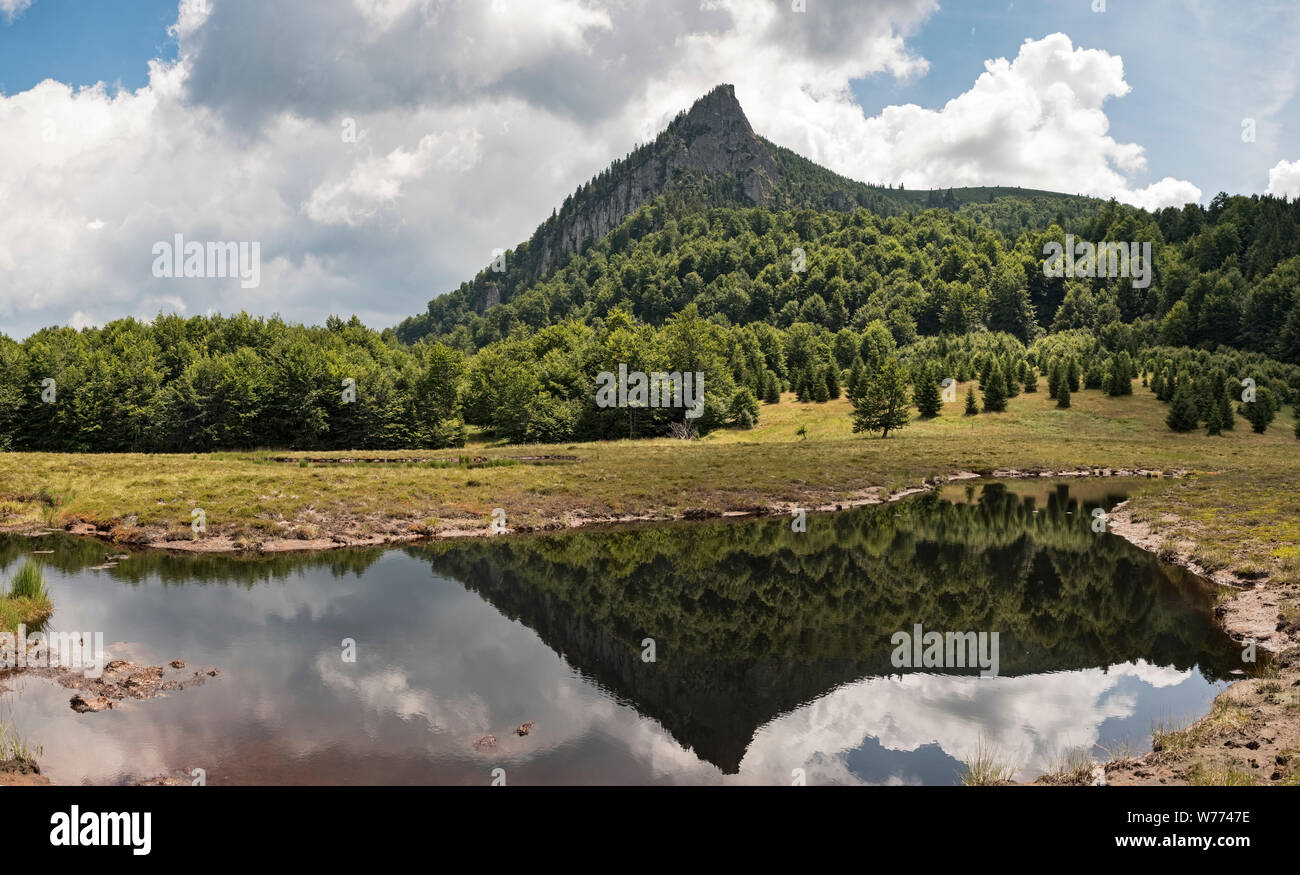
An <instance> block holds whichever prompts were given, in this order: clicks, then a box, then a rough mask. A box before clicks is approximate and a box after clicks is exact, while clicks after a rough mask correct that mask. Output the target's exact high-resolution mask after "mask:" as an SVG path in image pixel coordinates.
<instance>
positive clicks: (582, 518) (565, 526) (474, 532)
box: [0, 468, 1187, 554]
mask: <svg viewBox="0 0 1300 875" xmlns="http://www.w3.org/2000/svg"><path fill="white" fill-rule="evenodd" d="M1186 473H1187V472H1186V471H1185V470H1184V469H1181V468H1180V469H1158V468H1137V469H1134V468H1069V469H1042V468H1024V469H1020V468H995V469H991V470H981V471H968V470H959V471H956V472H953V473H950V474H948V475H945V476H939V477H934V478H929V479H924V480H922V481H921V482H920V483H919V484H917V485H915V486H909V487H906V488H904V489H900V490H898V491H896V492H891V493H885V491H884V489H883V488H881V487H875V486H873V487H869V488H867V489H864V490H860V491H858V492H856V493H852V494H850V495H848V496H846V497H843V498H834V499H831V498H827V497H826V496H810V500H809V501H808V502H807V503H794V502H778V503H773V504H767V505H756V506H750V507H745V508H738V509H734V510H724V511H717V510H711V509H707V508H688V509H686V510H681V511H677V512H674V513H668V514H634V515H624V516H589V515H585V514H566V515H564V517H562V518H559V519H553V520H551V521H549V522H547V523H544V524H542V525H534V526H507V527H506V528H504V529H502V530H501V531H493V530H492V528H491V526H490V524H489V525H484V526H483V527H481V528H479V527H468V526H461V527H457V526H449V527H448V528H444V529H437V530H429V529H426V528H424V527H423V526H417V525H414V524H410V523H405V522H404V521H397V522H396V523H395V524H394V526H393V528H392V530H391V531H387V532H381V533H379V534H369V535H356V534H351V533H349V532H347V531H346V530H345V529H346V526H345V527H343V528H341V529H340V530H339V531H334V532H322V533H321V535H320V537H315V538H265V539H260V540H257V539H249V538H245V537H236V536H232V535H229V534H222V533H220V532H216V533H213V534H211V535H205V536H203V537H199V538H193V539H184V540H179V539H176V538H174V537H171V538H169V537H168V531H167V530H166V529H165V528H164V527H161V526H159V527H152V528H151V527H140V528H139V529H137V530H136V531H137V532H143V537H139V538H134V539H132V540H129V541H123V540H120V539H117V538H115V537H114V535H113V533H114V530H115V527H116V522H115V521H106V522H100V523H92V522H85V521H77V522H73V523H69V524H68V525H67V526H65V527H63V528H61V529H51V528H49V527H46V526H41V525H38V524H36V523H31V522H28V523H23V524H19V525H9V526H6V525H5V522H4V520H0V534H16V535H28V536H39V535H45V534H58V533H63V534H70V535H78V536H82V537H90V538H95V539H97V540H100V541H103V542H104V543H106V544H113V545H116V546H119V547H121V546H126V547H131V548H133V549H146V550H165V551H169V552H173V553H245V554H260V553H268V554H270V553H291V552H301V551H316V550H337V549H340V548H344V547H385V546H396V545H400V544H418V543H428V542H432V541H439V540H447V539H458V538H480V537H481V538H491V537H500V536H502V535H512V534H535V533H540V532H556V531H566V530H570V529H578V528H601V527H617V526H623V525H630V524H635V523H661V522H680V521H684V520H707V519H732V518H738V519H745V518H759V517H769V516H785V515H787V514H789V513H790V512H791V511H793V510H796V509H801V510H803V511H805V512H807V513H829V512H832V511H838V510H848V509H850V508H855V507H865V506H869V505H876V504H886V503H889V502H893V501H898V500H899V499H903V498H907V497H908V496H911V495H917V494H919V493H923V492H929V491H933V490H935V489H938V488H940V487H942V486H945V485H947V484H949V483H952V482H954V481H962V480H1030V479H1039V478H1041V479H1051V478H1091V477H1112V478H1147V479H1156V478H1169V477H1173V478H1178V477H1182V476H1184V475H1185V474H1186Z"/></svg>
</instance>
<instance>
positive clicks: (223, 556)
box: [0, 535, 383, 588]
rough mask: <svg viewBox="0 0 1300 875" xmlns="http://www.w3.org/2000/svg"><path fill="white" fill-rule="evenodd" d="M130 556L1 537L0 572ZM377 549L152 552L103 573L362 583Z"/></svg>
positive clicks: (105, 547) (54, 538) (175, 579)
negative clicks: (323, 576)
mask: <svg viewBox="0 0 1300 875" xmlns="http://www.w3.org/2000/svg"><path fill="white" fill-rule="evenodd" d="M34 550H53V551H54V552H53V553H51V554H48V555H41V556H31V555H30V554H31V553H32V551H34ZM126 552H128V551H127V550H126V549H124V548H121V547H119V546H118V545H115V544H106V543H103V542H101V541H96V540H93V539H91V538H73V537H69V536H67V535H51V536H48V537H39V538H27V537H16V536H0V569H7V570H8V571H7V572H4V573H0V577H4V576H5V573H12V571H13V567H14V565H15V563H19V564H21V562H22V561H23V560H24V559H34V560H37V561H39V562H40V563H41V564H43V565H45V566H48V567H49V568H53V569H56V570H58V571H62V572H64V573H67V574H73V573H76V572H78V571H81V570H83V569H85V568H87V567H89V566H94V565H100V564H102V563H104V562H105V560H106V558H107V557H108V556H110V555H120V554H122V553H126ZM381 555H383V550H382V549H381V548H378V547H367V548H351V549H345V550H326V551H313V552H303V553H276V554H270V555H254V554H232V553H195V554H188V553H185V554H177V553H166V552H160V551H156V550H151V551H147V552H142V553H131V554H130V557H131V558H129V559H125V560H122V561H121V562H119V563H118V564H117V566H116V567H114V568H107V569H104V571H103V572H102V573H103V574H107V575H108V576H109V577H111V578H112V579H114V580H117V581H121V582H122V583H128V584H132V585H135V584H139V583H142V582H144V581H145V580H147V579H151V578H152V579H154V580H159V581H161V582H162V583H163V584H164V585H169V584H174V585H180V584H186V583H200V584H203V583H218V584H231V583H233V584H237V585H239V586H242V587H244V588H252V587H253V586H256V585H257V584H259V583H268V582H270V581H275V580H284V579H285V578H287V577H288V576H289V575H290V574H293V573H296V572H299V571H302V570H305V569H324V570H327V571H328V572H329V573H330V574H332V575H333V576H334V577H344V576H346V575H354V576H357V577H360V576H361V575H362V574H363V573H365V571H366V569H368V568H369V567H370V566H371V565H373V564H374V563H375V562H376V561H377V560H378V559H379V557H380V556H381Z"/></svg>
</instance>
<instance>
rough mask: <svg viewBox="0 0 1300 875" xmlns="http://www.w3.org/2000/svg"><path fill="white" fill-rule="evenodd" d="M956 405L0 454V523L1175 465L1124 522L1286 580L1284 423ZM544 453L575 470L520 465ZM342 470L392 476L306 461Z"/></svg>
mask: <svg viewBox="0 0 1300 875" xmlns="http://www.w3.org/2000/svg"><path fill="white" fill-rule="evenodd" d="M965 390H966V386H965V385H963V386H961V387H960V388H959V391H958V393H957V398H958V401H957V402H955V403H950V404H948V405H945V409H944V412H943V414H942V415H941V416H939V417H937V418H934V419H932V420H916V419H914V421H913V422H912V424H910V425H909V426H908V427H907V428H905V429H903V430H902V431H899V432H896V433H894V434H891V435H890V437H889V438H888V439H885V440H881V439H879V438H877V437H874V436H870V437H869V436H865V435H855V434H854V433H853V431H852V428H851V423H850V418H849V410H850V407H849V404H848V402H847V401H846V400H844V399H842V398H841V399H839V400H836V401H831V402H827V403H825V404H799V403H796V402H794V400H793V397H792V396H784V397H783V399H782V403H780V404H775V405H768V404H765V405H763V407H762V411H761V416H760V421H759V424H758V426H757V427H756V428H754V429H752V430H749V431H739V430H727V431H721V432H715V433H713V434H710V435H708V436H706V437H705V438H703V439H700V440H696V441H681V440H673V439H667V438H665V439H654V440H636V441H609V442H600V443H580V444H559V445H551V446H536V445H534V446H495V445H491V444H490V443H488V442H486V441H484V440H483V439H482V438H481V437H480V438H476V439H474V440H472V441H471V444H470V446H468V447H466V448H462V449H460V450H444V451H423V452H416V451H394V452H365V453H356V454H349V453H338V452H334V453H323V452H322V453H317V452H310V453H307V452H293V451H256V452H232V453H214V454H211V455H189V454H178V455H144V454H104V455H62V454H51V453H21V454H16V453H9V454H0V525H5V526H8V527H20V528H27V529H32V528H40V527H49V528H61V527H68V526H71V525H74V524H77V523H86V524H91V525H94V526H96V527H98V529H99V530H100V532H101V533H102V534H106V535H108V536H109V537H112V538H114V539H117V540H120V541H124V542H139V543H145V542H150V541H153V542H157V541H158V540H160V539H161V538H169V539H173V540H177V541H179V540H192V539H194V538H195V537H196V536H195V535H194V533H193V532H192V531H191V527H190V524H191V519H192V517H191V512H192V510H193V509H194V508H201V509H202V510H203V511H204V514H205V516H206V525H207V530H206V532H205V533H204V535H203V536H202V537H204V538H215V537H224V538H226V539H229V540H233V541H234V543H235V545H236V546H250V547H251V546H256V545H257V544H259V543H262V542H266V541H269V540H275V539H305V540H313V539H319V538H322V537H329V536H342V537H346V538H359V537H373V536H398V535H409V534H412V533H417V534H436V533H464V532H470V531H472V532H481V531H483V530H484V529H486V528H487V526H488V525H489V523H490V521H491V513H492V510H493V509H494V508H501V509H503V510H504V511H505V513H506V525H507V526H508V527H509V528H512V529H518V528H535V527H544V526H557V525H572V524H577V523H581V522H584V521H593V520H607V519H616V518H628V517H641V518H652V519H653V518H670V517H675V516H682V515H686V516H690V515H694V514H718V513H726V512H736V511H755V510H766V509H770V508H771V507H773V506H774V505H776V506H780V505H798V506H804V507H816V506H824V505H827V504H833V503H836V502H841V501H848V500H853V499H860V498H863V497H865V496H868V495H871V494H872V492H871V490H873V489H874V490H877V491H878V492H880V493H883V494H887V493H889V492H893V491H897V490H898V489H901V488H904V487H909V486H916V485H918V484H920V483H921V481H922V480H923V479H926V478H935V477H942V476H946V475H949V474H952V473H955V472H958V471H975V472H981V473H991V472H993V471H994V470H996V469H1006V468H1015V469H1020V470H1027V469H1037V470H1060V469H1074V468H1079V467H1087V468H1130V469H1143V468H1145V469H1160V470H1165V471H1171V470H1174V469H1186V470H1187V471H1189V472H1191V473H1193V474H1194V475H1196V476H1192V477H1189V478H1184V479H1179V480H1171V479H1156V480H1151V481H1150V486H1149V488H1147V489H1144V490H1143V491H1142V492H1141V493H1140V494H1139V495H1138V496H1136V497H1135V499H1134V501H1133V507H1134V511H1135V516H1137V517H1139V518H1143V519H1146V520H1147V521H1148V522H1150V523H1151V524H1152V525H1153V526H1155V527H1156V528H1159V529H1163V530H1167V531H1168V534H1169V536H1170V537H1171V538H1172V537H1188V536H1190V535H1195V537H1194V540H1196V542H1197V543H1198V544H1199V545H1200V551H1201V553H1202V554H1203V555H1202V556H1201V558H1202V559H1204V560H1205V562H1204V564H1206V565H1207V567H1210V568H1240V569H1242V570H1245V571H1248V572H1253V573H1258V572H1268V573H1271V574H1273V575H1275V576H1278V577H1280V578H1281V579H1287V580H1297V579H1300V497H1298V495H1297V490H1296V486H1297V481H1300V466H1298V465H1297V458H1298V455H1297V451H1298V450H1300V442H1298V441H1297V440H1296V439H1295V437H1294V435H1293V419H1292V415H1291V412H1290V411H1286V412H1284V413H1282V414H1281V415H1279V417H1278V419H1277V421H1275V422H1274V423H1273V425H1272V426H1271V427H1270V428H1269V429H1268V431H1267V433H1265V434H1262V435H1260V434H1255V433H1253V432H1252V431H1251V430H1250V428H1249V426H1248V424H1247V423H1246V422H1245V421H1244V420H1242V419H1240V418H1238V420H1237V424H1236V428H1235V430H1233V431H1231V432H1227V433H1225V434H1224V435H1223V436H1219V437H1209V436H1207V435H1205V434H1204V432H1201V431H1198V432H1192V433H1189V434H1176V433H1174V432H1171V431H1170V430H1169V429H1167V428H1166V427H1165V425H1164V421H1163V420H1164V416H1165V414H1166V411H1167V407H1166V406H1165V405H1163V404H1160V403H1158V402H1157V401H1156V400H1155V399H1154V398H1153V397H1152V395H1151V394H1150V393H1149V392H1148V391H1146V390H1145V389H1143V388H1141V387H1140V386H1138V387H1136V388H1135V393H1134V394H1133V395H1132V396H1127V397H1117V398H1112V397H1108V396H1105V395H1102V394H1101V393H1099V392H1095V391H1083V392H1079V393H1076V394H1075V395H1074V396H1073V406H1072V407H1071V408H1070V409H1068V410H1060V409H1058V408H1057V407H1056V405H1055V402H1053V401H1052V400H1050V399H1049V398H1048V397H1047V393H1046V391H1045V389H1043V388H1040V391H1038V392H1037V393H1032V394H1022V395H1019V396H1018V397H1016V398H1013V399H1011V401H1010V404H1009V406H1008V409H1007V411H1006V412H1005V413H1001V414H980V415H978V416H963V415H962V409H963V401H964V398H965ZM801 427H802V428H803V429H804V430H805V434H804V435H802V436H801V435H799V434H798V431H799V429H800V428H801ZM557 455H558V456H569V457H576V460H574V461H558V462H554V461H552V462H547V463H536V462H531V461H528V460H527V459H526V458H525V457H529V456H557ZM350 456H351V457H364V458H367V459H376V458H384V459H401V460H404V461H396V462H374V461H370V462H355V463H348V464H338V463H329V462H328V461H326V460H330V459H339V458H348V457H350ZM458 457H467V458H468V457H473V458H481V459H491V460H500V459H510V458H521V459H523V460H522V461H520V462H519V463H517V464H509V465H501V466H499V467H476V466H474V465H470V466H460V465H456V464H454V463H455V461H456V460H457V458H458ZM285 459H287V460H288V461H285ZM302 460H310V461H305V462H304V461H302ZM411 460H418V461H411ZM433 460H451V462H452V463H453V464H452V465H450V466H448V465H446V464H445V461H444V463H443V464H442V465H441V466H440V467H431V466H430V465H429V462H430V461H433ZM1162 533H1163V532H1162Z"/></svg>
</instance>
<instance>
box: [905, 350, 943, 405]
mask: <svg viewBox="0 0 1300 875" xmlns="http://www.w3.org/2000/svg"><path fill="white" fill-rule="evenodd" d="M916 370H917V373H916V385H915V386H914V388H913V390H912V398H913V400H914V401H915V403H916V409H917V410H918V411H919V412H920V414H921V415H922V416H924V417H934V416H938V415H939V411H940V409H942V407H943V396H942V395H941V394H940V393H939V381H938V379H936V377H935V372H934V369H933V368H931V367H930V366H929V365H927V364H925V363H924V362H922V363H921V364H920V365H918V366H917V369H916Z"/></svg>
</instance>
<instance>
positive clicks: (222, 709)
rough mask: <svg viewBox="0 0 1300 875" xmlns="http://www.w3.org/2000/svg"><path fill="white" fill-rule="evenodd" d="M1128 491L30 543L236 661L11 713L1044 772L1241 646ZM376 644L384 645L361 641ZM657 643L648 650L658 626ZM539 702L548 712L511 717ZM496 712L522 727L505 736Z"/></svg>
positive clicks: (453, 750)
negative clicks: (1122, 521) (212, 537)
mask: <svg viewBox="0 0 1300 875" xmlns="http://www.w3.org/2000/svg"><path fill="white" fill-rule="evenodd" d="M1125 488H1126V486H1125V484H1118V483H1113V482H1109V483H1106V482H1085V483H1074V484H1055V483H1037V482H1035V483H1032V484H1024V483H1016V484H1010V485H1002V484H978V485H970V486H968V485H965V484H960V485H956V486H954V487H951V488H949V489H947V490H945V491H944V492H943V493H942V494H939V495H926V496H920V497H918V498H916V499H911V500H907V501H904V502H899V503H897V504H894V505H889V506H884V507H874V508H864V509H861V510H857V511H852V512H843V513H838V514H827V515H815V516H810V517H809V519H808V527H807V531H806V532H803V533H794V532H791V531H790V528H789V523H788V520H785V519H771V520H760V521H745V522H710V523H689V524H680V525H663V526H645V527H639V528H635V529H617V530H606V531H590V532H581V533H565V534H559V535H548V536H539V537H526V538H503V539H495V540H490V541H489V540H481V541H472V542H443V543H438V544H429V545H422V546H416V547H409V548H405V549H400V550H348V551H334V552H329V553H322V554H311V555H301V556H286V555H281V556H276V557H264V558H247V557H246V558H231V557H213V556H198V557H195V556H168V555H164V554H157V553H149V554H136V555H134V556H132V558H130V559H128V560H126V561H123V562H122V563H121V564H119V565H118V566H117V567H116V568H112V569H109V570H107V571H94V572H92V571H88V570H86V569H87V568H88V567H89V566H92V565H96V564H99V563H100V562H102V561H103V559H104V554H105V552H106V548H105V547H104V545H101V544H98V543H94V542H88V541H78V540H73V539H68V538H46V539H26V538H8V539H0V563H3V564H4V565H6V566H10V567H12V566H13V564H14V563H15V562H17V561H20V559H21V558H22V556H23V554H25V553H26V552H28V551H31V550H37V549H53V550H55V552H54V553H53V554H52V555H48V556H43V557H41V558H42V559H44V560H45V561H46V565H47V580H48V582H49V585H50V588H51V591H52V595H53V598H54V602H55V606H56V613H55V616H54V618H53V620H52V625H53V627H54V628H55V629H77V630H83V629H97V630H102V631H103V632H104V634H105V640H106V641H110V642H121V643H119V644H117V645H114V646H112V647H110V650H111V651H112V655H113V656H122V657H125V658H131V659H134V660H136V661H141V660H145V661H150V662H152V663H154V664H162V663H164V662H166V661H167V660H170V659H174V658H183V659H185V660H187V661H188V662H190V663H191V664H195V665H197V664H202V665H213V666H219V667H220V668H221V669H222V672H223V675H222V677H221V678H220V679H219V680H218V681H215V682H212V683H210V684H208V685H205V686H203V687H201V688H196V689H191V690H186V691H184V692H182V693H177V694H174V695H171V696H169V697H168V698H166V699H163V700H156V701H148V702H131V703H127V706H126V707H123V708H122V709H120V710H115V711H111V712H104V713H101V714H92V715H77V714H74V713H73V712H72V711H71V710H70V709H69V708H68V704H67V698H68V693H67V691H66V690H63V689H61V688H58V687H56V686H54V685H52V684H49V683H48V682H45V681H41V680H37V679H33V678H23V677H14V676H10V677H9V678H7V679H0V683H4V684H6V685H8V686H9V687H11V688H12V692H10V693H7V694H4V695H3V696H0V718H2V719H6V720H8V721H9V722H11V723H16V724H17V725H18V727H19V729H20V731H22V732H23V733H24V734H25V735H26V736H28V737H29V738H30V739H31V740H32V741H33V742H34V743H36V744H39V745H41V746H42V747H43V748H44V754H43V756H42V757H41V760H42V763H43V765H44V768H45V771H46V773H47V774H48V775H49V776H50V777H51V778H52V779H53V780H55V781H57V782H64V783H75V782H80V781H83V780H84V781H87V782H90V783H107V782H119V781H130V780H138V779H141V778H146V777H150V776H152V775H156V774H160V773H164V772H169V771H173V770H182V769H183V770H189V769H191V768H195V767H202V768H205V769H206V770H207V772H208V776H209V781H210V782H212V783H223V782H241V783H351V782H366V783H467V784H483V783H487V782H488V780H489V778H490V772H491V770H492V769H493V768H496V767H503V768H505V769H506V770H507V780H508V781H509V782H510V783H512V784H527V783H640V782H680V783H719V782H765V783H766V782H777V783H788V782H789V781H790V780H791V773H792V770H793V769H796V768H803V769H805V770H806V773H807V776H808V780H809V782H810V783H828V782H836V783H863V782H866V783H932V784H933V783H939V784H946V783H952V781H953V780H954V778H955V776H956V774H957V772H958V771H959V769H960V765H959V760H960V759H961V758H962V757H963V756H964V755H967V754H969V753H970V752H971V751H972V750H973V748H974V746H975V745H976V743H978V742H979V740H980V739H981V738H983V739H984V740H985V741H986V742H992V743H994V744H996V745H997V746H999V747H1000V748H1002V749H1003V750H1005V751H1006V752H1007V753H1009V754H1012V755H1014V756H1015V757H1016V758H1017V759H1018V760H1019V761H1020V763H1021V764H1022V766H1023V767H1024V771H1022V773H1021V777H1032V775H1033V774H1035V773H1036V772H1037V771H1038V770H1041V769H1042V768H1044V767H1045V766H1046V765H1047V764H1049V763H1050V762H1051V761H1052V759H1053V757H1055V756H1057V755H1059V753H1060V752H1061V751H1062V750H1063V749H1064V748H1066V747H1076V746H1083V747H1090V746H1091V745H1093V744H1094V743H1098V742H1100V743H1102V744H1107V745H1109V744H1114V743H1116V742H1118V741H1129V742H1132V743H1133V744H1134V745H1135V746H1137V747H1139V748H1140V747H1141V746H1142V745H1143V744H1145V743H1146V740H1147V737H1148V734H1149V730H1150V726H1151V723H1152V722H1154V721H1157V720H1160V719H1162V718H1166V717H1174V718H1184V717H1190V716H1193V715H1195V714H1197V713H1198V712H1199V711H1201V710H1203V709H1204V708H1205V707H1206V705H1207V703H1208V701H1209V699H1210V698H1212V696H1213V695H1214V693H1215V692H1216V690H1217V689H1218V688H1219V686H1220V684H1219V681H1220V680H1221V679H1222V678H1224V677H1226V675H1227V672H1228V671H1229V670H1231V669H1232V668H1233V667H1235V666H1237V665H1239V662H1238V661H1237V660H1238V656H1237V650H1236V649H1235V648H1234V647H1233V645H1232V642H1231V641H1230V640H1229V639H1227V637H1226V636H1224V635H1223V634H1222V633H1220V632H1219V631H1217V630H1216V628H1215V626H1214V624H1213V621H1212V614H1211V611H1212V607H1213V601H1212V599H1213V597H1212V593H1211V592H1210V591H1209V590H1208V589H1207V588H1205V587H1204V586H1203V585H1202V584H1201V582H1199V581H1197V580H1195V579H1194V578H1192V577H1191V576H1190V575H1188V574H1186V573H1185V572H1182V571H1181V570H1179V569H1176V568H1172V567H1167V566H1164V565H1162V564H1160V563H1159V562H1157V561H1156V560H1155V559H1154V558H1153V557H1151V556H1149V555H1148V554H1145V553H1143V552H1142V551H1139V550H1137V549H1136V548H1133V547H1131V546H1130V545H1128V544H1127V543H1125V542H1123V541H1122V540H1120V539H1119V538H1116V537H1114V536H1111V535H1106V534H1097V533H1094V532H1093V531H1092V530H1091V528H1090V526H1089V522H1090V520H1089V516H1088V512H1089V511H1090V510H1091V508H1092V507H1095V506H1105V507H1108V506H1110V505H1112V504H1113V503H1114V502H1116V501H1118V500H1120V499H1121V498H1122V493H1123V491H1124V489H1125ZM915 623H922V624H923V625H924V626H925V628H927V629H939V630H954V631H958V630H969V631H981V630H987V631H998V632H999V633H1000V643H1001V655H1000V670H1001V676H1000V677H998V678H992V679H987V678H979V677H976V676H974V674H973V672H965V673H963V672H962V671H961V670H952V671H947V670H945V672H944V673H942V674H940V673H935V672H926V671H907V672H904V673H902V674H900V673H899V670H898V669H895V668H894V667H893V666H892V665H891V663H890V659H889V657H890V653H891V650H892V647H891V645H890V643H889V639H890V636H891V635H892V634H893V633H894V632H896V631H899V630H910V629H911V628H912V626H913V624H915ZM345 638H352V639H355V640H356V642H357V650H358V659H357V662H356V663H355V664H352V663H346V662H344V661H343V660H342V659H341V658H340V653H341V646H340V644H341V642H342V640H343V639H345ZM647 639H652V640H653V643H654V650H655V652H654V656H655V658H654V661H653V662H649V661H646V659H645V653H646V649H647V645H646V643H645V642H646V640H647ZM526 721H532V722H534V723H535V724H536V726H535V729H534V731H533V732H532V733H531V734H530V735H528V736H526V737H520V736H517V735H515V734H514V733H513V732H512V731H511V730H512V729H513V727H515V726H517V725H519V724H521V723H524V722H526ZM489 734H490V735H494V736H496V739H497V744H496V746H495V747H486V748H476V747H475V742H476V741H477V740H478V739H480V738H481V737H482V736H485V735H489Z"/></svg>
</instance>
